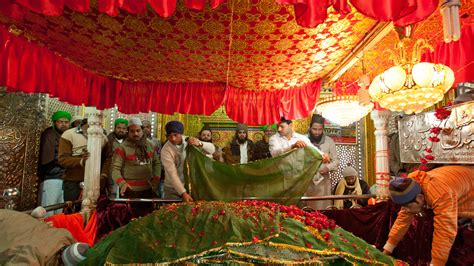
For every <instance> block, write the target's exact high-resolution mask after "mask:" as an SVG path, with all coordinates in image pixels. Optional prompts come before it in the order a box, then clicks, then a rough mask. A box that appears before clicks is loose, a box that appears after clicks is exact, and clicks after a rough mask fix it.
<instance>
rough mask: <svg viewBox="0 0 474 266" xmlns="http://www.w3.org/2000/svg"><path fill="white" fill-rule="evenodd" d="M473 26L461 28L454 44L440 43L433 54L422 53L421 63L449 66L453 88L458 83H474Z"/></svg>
mask: <svg viewBox="0 0 474 266" xmlns="http://www.w3.org/2000/svg"><path fill="white" fill-rule="evenodd" d="M473 43H474V25H468V26H465V27H463V28H462V30H461V38H460V39H459V41H456V42H450V43H445V42H440V43H439V44H438V45H436V48H435V50H434V51H433V52H427V53H424V54H423V55H422V57H421V61H422V62H431V63H440V64H444V65H446V66H449V67H450V68H451V69H452V70H453V72H454V76H455V78H456V79H455V81H454V84H453V86H457V84H458V83H460V82H472V81H474V49H473V45H472V44H473Z"/></svg>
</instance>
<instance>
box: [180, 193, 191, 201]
mask: <svg viewBox="0 0 474 266" xmlns="http://www.w3.org/2000/svg"><path fill="white" fill-rule="evenodd" d="M181 198H182V199H183V202H185V203H191V202H193V198H191V196H190V195H189V194H188V193H187V192H184V193H183V194H182V195H181Z"/></svg>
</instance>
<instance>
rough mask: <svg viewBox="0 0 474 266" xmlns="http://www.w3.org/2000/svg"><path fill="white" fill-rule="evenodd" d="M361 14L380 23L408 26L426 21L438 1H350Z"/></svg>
mask: <svg viewBox="0 0 474 266" xmlns="http://www.w3.org/2000/svg"><path fill="white" fill-rule="evenodd" d="M350 2H351V4H352V5H353V6H354V7H355V8H356V9H357V11H359V12H360V13H362V14H364V15H366V16H368V17H371V18H373V19H375V20H379V21H393V23H394V24H395V26H407V25H409V24H414V23H417V22H419V21H422V20H424V19H426V18H427V17H428V16H430V15H431V14H432V13H433V12H434V11H435V10H436V8H438V0H404V1H400V0H350Z"/></svg>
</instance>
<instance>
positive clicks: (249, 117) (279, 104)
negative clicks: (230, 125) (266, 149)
mask: <svg viewBox="0 0 474 266" xmlns="http://www.w3.org/2000/svg"><path fill="white" fill-rule="evenodd" d="M320 90H321V80H317V81H314V82H312V83H308V84H305V85H303V86H301V87H299V88H292V89H288V90H275V91H267V92H256V91H249V90H244V89H237V88H229V89H227V91H226V101H225V110H226V113H227V115H228V116H229V118H231V119H232V120H234V121H239V122H241V123H245V124H248V125H267V124H273V123H276V122H278V121H279V120H280V118H281V117H282V116H284V117H285V118H287V119H290V120H293V119H299V118H304V117H308V116H309V115H310V114H311V112H312V110H313V109H314V106H315V105H316V101H317V100H318V98H319V92H320Z"/></svg>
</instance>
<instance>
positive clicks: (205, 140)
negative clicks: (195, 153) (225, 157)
mask: <svg viewBox="0 0 474 266" xmlns="http://www.w3.org/2000/svg"><path fill="white" fill-rule="evenodd" d="M199 140H200V141H204V142H209V143H212V139H199Z"/></svg>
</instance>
